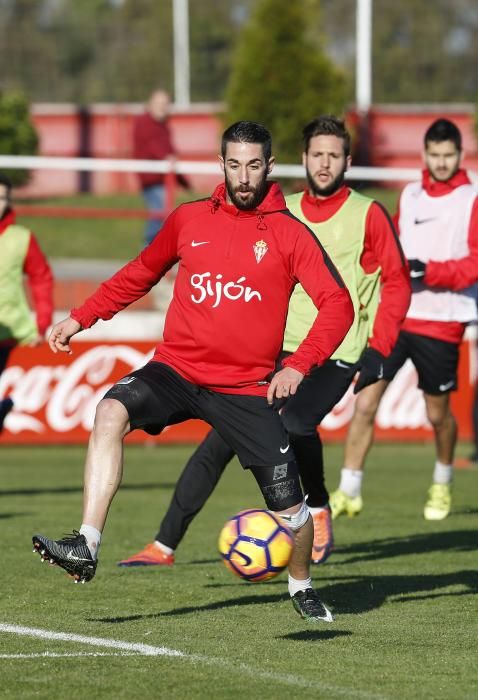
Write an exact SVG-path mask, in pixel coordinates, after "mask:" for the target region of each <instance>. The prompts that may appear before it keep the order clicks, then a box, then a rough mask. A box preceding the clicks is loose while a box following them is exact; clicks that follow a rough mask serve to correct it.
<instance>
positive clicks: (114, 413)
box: [93, 399, 129, 437]
mask: <svg viewBox="0 0 478 700" xmlns="http://www.w3.org/2000/svg"><path fill="white" fill-rule="evenodd" d="M128 425H129V416H128V412H127V410H126V408H125V407H124V406H123V404H122V403H121V402H120V401H117V400H116V399H102V400H101V401H100V402H99V404H98V405H97V407H96V415H95V424H94V428H93V430H94V431H95V432H105V431H106V432H108V433H110V434H117V435H120V436H121V437H123V435H124V434H125V433H126V432H127V428H128Z"/></svg>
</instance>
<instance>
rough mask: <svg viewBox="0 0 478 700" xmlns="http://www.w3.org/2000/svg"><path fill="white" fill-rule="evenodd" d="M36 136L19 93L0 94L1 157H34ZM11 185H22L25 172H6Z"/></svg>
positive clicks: (25, 178) (24, 181) (27, 174)
mask: <svg viewBox="0 0 478 700" xmlns="http://www.w3.org/2000/svg"><path fill="white" fill-rule="evenodd" d="M37 149H38V136H37V133H36V131H35V128H34V126H33V124H32V122H31V120H30V114H29V109H28V102H27V99H26V97H25V96H24V95H23V94H22V93H20V92H5V93H1V92H0V153H2V155H12V156H20V155H29V156H31V155H35V154H36V152H37ZM6 172H7V174H8V176H9V178H10V179H11V181H12V183H13V185H24V184H25V183H26V182H27V181H28V178H29V173H28V171H27V170H16V169H15V170H8V171H6Z"/></svg>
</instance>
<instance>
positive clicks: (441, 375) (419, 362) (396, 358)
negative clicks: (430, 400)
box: [383, 331, 459, 396]
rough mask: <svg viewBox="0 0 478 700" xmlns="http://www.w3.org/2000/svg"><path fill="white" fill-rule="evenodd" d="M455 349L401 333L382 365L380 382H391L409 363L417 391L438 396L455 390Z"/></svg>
mask: <svg viewBox="0 0 478 700" xmlns="http://www.w3.org/2000/svg"><path fill="white" fill-rule="evenodd" d="M458 355H459V346H458V345H457V343H447V342H446V341H444V340H437V339H436V338H429V337H428V336H425V335H418V334H417V333H408V332H406V331H401V332H400V334H399V336H398V340H397V344H396V345H395V347H394V348H393V350H392V352H391V354H390V355H389V356H388V357H387V358H386V360H385V362H384V363H383V378H384V379H387V380H388V381H391V380H392V379H393V378H394V377H395V375H396V374H397V372H398V370H399V369H400V368H401V367H402V366H403V365H404V364H405V361H406V360H408V359H410V360H411V361H412V362H413V364H414V365H415V369H416V370H417V373H418V388H419V389H421V390H422V391H424V392H425V393H426V394H430V395H432V396H440V395H441V394H446V393H447V392H449V391H455V389H456V388H457V368H458Z"/></svg>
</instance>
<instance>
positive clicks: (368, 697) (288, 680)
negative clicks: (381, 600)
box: [0, 623, 386, 700]
mask: <svg viewBox="0 0 478 700" xmlns="http://www.w3.org/2000/svg"><path fill="white" fill-rule="evenodd" d="M0 632H8V633H11V634H18V635H22V636H25V637H38V638H40V639H46V640H50V641H59V642H75V643H77V644H91V645H92V646H99V647H108V648H112V649H117V650H119V651H120V652H121V651H122V652H130V655H139V656H170V657H175V658H178V659H182V660H184V661H190V662H192V663H197V664H202V665H204V666H214V667H222V668H227V669H229V670H231V671H235V672H240V673H243V674H247V675H250V676H253V677H254V678H262V679H264V680H270V681H274V682H275V683H284V684H286V685H291V686H295V687H298V688H314V689H316V690H324V691H328V692H330V693H334V694H335V695H341V696H343V697H349V698H363V700H386V698H385V697H384V696H383V695H378V694H377V693H369V692H368V691H366V690H358V689H357V688H340V687H337V686H334V685H330V684H328V683H320V682H317V681H309V680H307V679H306V678H301V677H299V676H294V675H292V674H291V673H286V674H282V673H273V672H269V671H262V670H260V669H258V668H254V667H252V666H248V665H247V664H244V663H235V662H233V661H229V660H227V659H218V658H213V657H208V656H200V655H198V654H188V653H185V652H183V651H178V650H177V649H169V648H168V647H155V646H150V645H148V644H136V643H133V642H123V641H121V640H118V639H105V638H104V637H87V636H85V635H81V634H71V633H69V632H51V631H50V630H43V629H39V628H37V627H22V626H20V625H9V624H5V623H0ZM63 655H64V656H67V654H56V655H55V654H50V653H49V652H46V653H45V654H39V655H38V656H63ZM79 655H80V654H76V656H79ZM98 655H99V654H98ZM118 655H121V654H118ZM72 656H73V654H72ZM0 658H12V657H10V656H7V655H1V657H0ZM13 658H24V657H23V655H21V654H17V655H14V656H13Z"/></svg>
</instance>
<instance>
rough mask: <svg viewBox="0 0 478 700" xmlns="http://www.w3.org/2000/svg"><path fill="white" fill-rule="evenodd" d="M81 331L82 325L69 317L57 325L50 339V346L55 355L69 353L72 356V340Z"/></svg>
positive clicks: (52, 330)
mask: <svg viewBox="0 0 478 700" xmlns="http://www.w3.org/2000/svg"><path fill="white" fill-rule="evenodd" d="M80 331H81V324H80V323H78V321H75V319H74V318H71V316H68V318H64V319H63V321H59V322H58V323H55V325H54V326H53V328H52V329H51V332H50V336H49V338H48V345H49V346H50V348H51V350H52V351H53V352H55V353H57V352H58V351H60V352H67V353H69V354H71V352H72V350H71V348H70V339H71V338H72V337H73V336H74V335H76V334H77V333H79V332H80Z"/></svg>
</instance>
